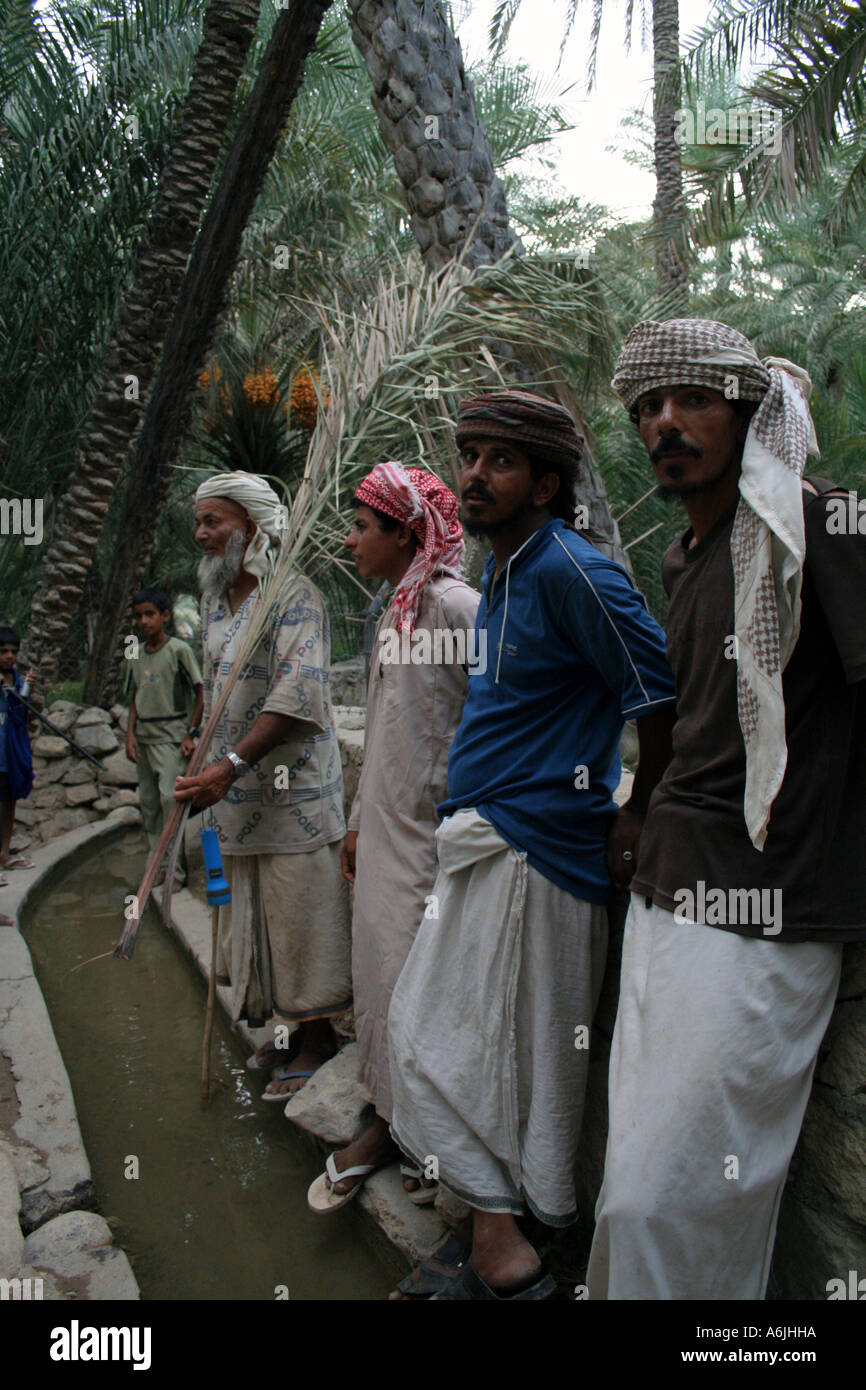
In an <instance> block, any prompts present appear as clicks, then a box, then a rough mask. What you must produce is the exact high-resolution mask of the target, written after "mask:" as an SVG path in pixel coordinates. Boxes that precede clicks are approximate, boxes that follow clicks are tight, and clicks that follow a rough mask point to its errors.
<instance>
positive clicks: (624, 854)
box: [622, 849, 634, 864]
mask: <svg viewBox="0 0 866 1390" xmlns="http://www.w3.org/2000/svg"><path fill="white" fill-rule="evenodd" d="M622 857H623V859H624V860H625V862H626V863H627V864H629V863H631V861H632V859H634V855H633V854H632V852H631V850H630V849H624V850H623V852H622Z"/></svg>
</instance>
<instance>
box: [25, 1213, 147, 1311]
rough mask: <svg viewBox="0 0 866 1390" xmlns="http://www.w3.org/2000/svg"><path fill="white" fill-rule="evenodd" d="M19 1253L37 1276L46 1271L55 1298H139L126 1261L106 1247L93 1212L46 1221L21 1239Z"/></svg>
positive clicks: (107, 1234) (102, 1224) (107, 1239)
mask: <svg viewBox="0 0 866 1390" xmlns="http://www.w3.org/2000/svg"><path fill="white" fill-rule="evenodd" d="M24 1257H25V1259H26V1260H27V1267H28V1269H29V1268H32V1269H33V1270H34V1271H35V1273H36V1275H37V1276H38V1275H39V1274H42V1275H46V1274H47V1275H48V1276H49V1277H50V1278H51V1280H52V1283H53V1284H56V1285H58V1286H59V1289H60V1290H61V1292H60V1294H59V1297H61V1298H68V1299H76V1300H78V1299H87V1300H88V1301H99V1302H103V1301H105V1300H106V1299H123V1300H125V1301H131V1300H133V1299H137V1298H138V1297H139V1292H138V1285H137V1283H136V1281H135V1276H134V1274H133V1272H132V1270H131V1269H130V1266H129V1261H128V1260H127V1258H126V1256H125V1255H124V1253H123V1251H122V1250H118V1249H117V1248H116V1247H115V1246H113V1245H112V1243H111V1230H110V1228H109V1226H108V1223H107V1221H105V1220H104V1218H103V1217H101V1216H97V1215H96V1213H95V1212H91V1211H68V1212H64V1213H63V1215H62V1216H56V1217H55V1218H54V1220H53V1221H47V1222H46V1223H45V1225H44V1226H40V1227H39V1229H38V1230H36V1231H33V1232H32V1234H31V1235H29V1236H28V1237H27V1239H26V1241H25V1242H24ZM43 1296H44V1295H43ZM54 1296H55V1297H57V1296H58V1295H57V1294H55V1295H54Z"/></svg>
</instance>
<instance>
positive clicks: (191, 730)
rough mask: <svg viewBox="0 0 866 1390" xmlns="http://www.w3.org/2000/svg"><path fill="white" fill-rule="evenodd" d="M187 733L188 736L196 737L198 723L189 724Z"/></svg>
mask: <svg viewBox="0 0 866 1390" xmlns="http://www.w3.org/2000/svg"><path fill="white" fill-rule="evenodd" d="M187 733H188V734H189V736H190V738H198V724H190V726H189V728H188V729H187Z"/></svg>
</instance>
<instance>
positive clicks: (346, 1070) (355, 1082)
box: [285, 1043, 369, 1146]
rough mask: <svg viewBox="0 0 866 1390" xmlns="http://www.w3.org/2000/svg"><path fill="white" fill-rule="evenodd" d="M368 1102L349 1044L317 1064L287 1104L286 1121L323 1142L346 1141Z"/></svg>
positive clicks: (358, 1125) (354, 1045)
mask: <svg viewBox="0 0 866 1390" xmlns="http://www.w3.org/2000/svg"><path fill="white" fill-rule="evenodd" d="M368 1105H369V1097H368V1096H367V1094H366V1092H365V1090H364V1088H363V1086H362V1084H361V1076H360V1071H359V1063H358V1044H357V1043H350V1044H349V1046H348V1047H344V1048H343V1050H342V1051H341V1052H338V1053H337V1055H336V1057H332V1058H331V1060H330V1062H325V1064H324V1066H321V1067H319V1070H318V1071H317V1072H316V1074H315V1076H311V1077H310V1080H309V1081H308V1082H307V1084H306V1086H304V1087H302V1089H301V1090H300V1091H297V1092H296V1093H295V1095H293V1096H292V1098H291V1100H290V1101H289V1102H288V1103H287V1105H286V1109H285V1115H286V1119H287V1120H291V1121H292V1123H293V1124H296V1125H298V1127H299V1128H300V1129H305V1130H306V1131H307V1132H308V1133H309V1134H315V1135H317V1136H318V1137H319V1138H320V1139H324V1141H325V1143H326V1144H338V1145H340V1146H342V1145H345V1144H350V1143H351V1142H352V1140H353V1139H354V1138H355V1136H356V1134H357V1133H358V1132H359V1130H360V1128H361V1119H362V1116H363V1114H364V1111H365V1110H366V1109H367V1107H368Z"/></svg>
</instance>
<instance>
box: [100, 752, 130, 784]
mask: <svg viewBox="0 0 866 1390" xmlns="http://www.w3.org/2000/svg"><path fill="white" fill-rule="evenodd" d="M103 766H104V768H105V771H104V772H101V773H100V774H99V778H100V783H101V785H102V786H103V788H104V787H107V786H108V787H137V786H138V769H137V768H136V766H135V763H134V762H132V761H131V760H130V759H129V758H128V757H127V756H126V754H125V753H124V752H123V751H122V750H118V751H117V752H116V753H112V754H111V756H110V757H108V758H104V759H103Z"/></svg>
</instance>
